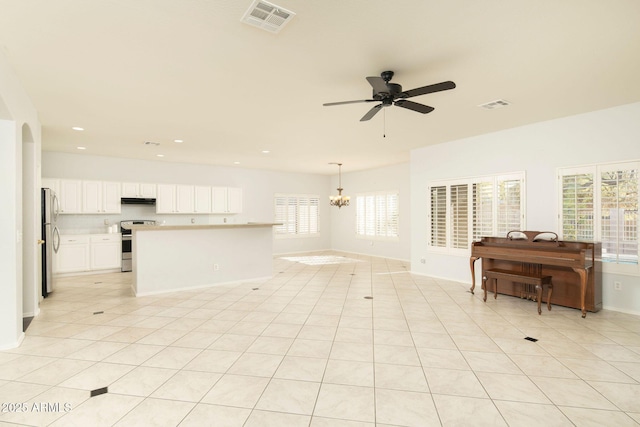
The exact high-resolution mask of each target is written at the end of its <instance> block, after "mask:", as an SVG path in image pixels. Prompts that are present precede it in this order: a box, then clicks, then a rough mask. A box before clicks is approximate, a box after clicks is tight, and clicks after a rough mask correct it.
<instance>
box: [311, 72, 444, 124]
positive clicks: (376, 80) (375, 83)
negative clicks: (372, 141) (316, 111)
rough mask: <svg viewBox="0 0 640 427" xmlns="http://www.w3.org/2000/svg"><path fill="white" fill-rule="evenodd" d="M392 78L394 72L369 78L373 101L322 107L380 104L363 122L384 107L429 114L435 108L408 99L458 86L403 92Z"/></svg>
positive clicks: (441, 84) (364, 117)
mask: <svg viewBox="0 0 640 427" xmlns="http://www.w3.org/2000/svg"><path fill="white" fill-rule="evenodd" d="M392 78H393V71H383V72H382V73H380V77H367V81H368V82H369V84H370V85H371V87H372V88H373V95H372V97H371V98H372V99H360V100H356V101H341V102H329V103H326V104H322V105H323V106H325V107H330V106H333V105H344V104H358V103H363V102H380V104H378V105H375V106H373V107H372V108H371V109H370V110H369V111H368V112H367V114H365V115H364V116H362V118H361V119H360V121H361V122H365V121H367V120H371V118H373V116H375V115H376V114H377V113H378V111H380V110H381V109H382V108H383V107H390V106H392V105H395V106H396V107H401V108H406V109H407V110H412V111H416V112H418V113H422V114H427V113H430V112H432V111H433V110H434V108H433V107H430V106H428V105H424V104H419V103H417V102H413V101H407V98H413V97H414V96H420V95H426V94H429V93H434V92H441V91H443V90H450V89H454V88H455V87H456V84H455V83H454V82H452V81H446V82H442V83H436V84H433V85H428V86H422V87H418V88H415V89H411V90H406V91H403V90H402V86H400V85H399V84H397V83H391V79H392Z"/></svg>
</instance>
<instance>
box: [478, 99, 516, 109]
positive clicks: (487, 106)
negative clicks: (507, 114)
mask: <svg viewBox="0 0 640 427" xmlns="http://www.w3.org/2000/svg"><path fill="white" fill-rule="evenodd" d="M508 105H510V104H509V102H507V101H505V100H504V99H497V100H495V101H491V102H487V103H486V104H480V105H478V107H480V108H484V109H485V110H495V109H496V108H502V107H506V106H508Z"/></svg>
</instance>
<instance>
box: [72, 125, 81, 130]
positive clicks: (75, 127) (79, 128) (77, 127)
mask: <svg viewBox="0 0 640 427" xmlns="http://www.w3.org/2000/svg"><path fill="white" fill-rule="evenodd" d="M71 129H73V130H84V128H81V127H79V126H74V127H72V128H71Z"/></svg>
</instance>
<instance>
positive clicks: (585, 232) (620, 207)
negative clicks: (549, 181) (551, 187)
mask: <svg viewBox="0 0 640 427" xmlns="http://www.w3.org/2000/svg"><path fill="white" fill-rule="evenodd" d="M639 166H640V163H638V162H627V163H616V164H601V165H593V166H584V167H577V168H564V169H560V170H559V174H558V175H559V180H558V181H559V183H560V227H561V229H562V230H561V233H562V239H563V240H578V241H580V240H584V241H598V242H602V261H604V262H607V263H610V264H617V265H633V266H636V268H635V269H636V270H637V265H638V182H639V178H638V167H639Z"/></svg>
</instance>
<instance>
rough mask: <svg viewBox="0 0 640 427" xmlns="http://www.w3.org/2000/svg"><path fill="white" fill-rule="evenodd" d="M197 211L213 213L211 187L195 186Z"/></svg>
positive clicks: (195, 210)
mask: <svg viewBox="0 0 640 427" xmlns="http://www.w3.org/2000/svg"><path fill="white" fill-rule="evenodd" d="M193 193H194V202H193V208H194V209H193V210H194V212H195V213H211V187H205V186H201V185H196V186H195V187H193Z"/></svg>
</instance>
